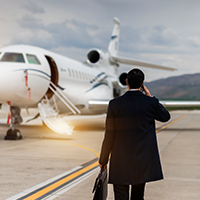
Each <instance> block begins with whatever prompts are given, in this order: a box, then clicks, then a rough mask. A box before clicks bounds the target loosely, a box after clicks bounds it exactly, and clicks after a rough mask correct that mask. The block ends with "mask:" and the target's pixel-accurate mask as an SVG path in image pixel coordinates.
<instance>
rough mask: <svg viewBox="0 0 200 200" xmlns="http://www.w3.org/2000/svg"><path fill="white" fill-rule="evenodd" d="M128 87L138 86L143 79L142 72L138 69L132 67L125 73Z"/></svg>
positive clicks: (134, 87)
mask: <svg viewBox="0 0 200 200" xmlns="http://www.w3.org/2000/svg"><path fill="white" fill-rule="evenodd" d="M127 79H128V85H129V87H130V89H136V88H140V87H141V86H142V83H143V81H144V73H143V72H142V71H141V70H140V69H137V68H135V69H132V70H131V71H129V72H128V75H127Z"/></svg>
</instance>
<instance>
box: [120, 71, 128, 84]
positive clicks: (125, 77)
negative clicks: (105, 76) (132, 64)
mask: <svg viewBox="0 0 200 200" xmlns="http://www.w3.org/2000/svg"><path fill="white" fill-rule="evenodd" d="M126 79H127V73H126V72H123V73H122V74H120V76H119V78H118V84H119V86H120V87H122V88H126V87H127V85H126Z"/></svg>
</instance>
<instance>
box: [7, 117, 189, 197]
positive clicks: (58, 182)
mask: <svg viewBox="0 0 200 200" xmlns="http://www.w3.org/2000/svg"><path fill="white" fill-rule="evenodd" d="M185 116H186V115H183V116H181V117H179V118H177V119H175V120H173V121H172V122H170V123H168V124H166V125H164V126H162V127H161V128H159V129H157V130H156V133H157V132H159V131H161V130H163V129H165V128H167V127H168V126H170V125H172V124H174V123H175V122H177V121H179V120H181V119H183V118H184V117H185ZM59 142H62V143H65V144H70V145H73V146H76V147H79V148H82V149H85V150H88V151H90V152H92V153H93V154H94V155H95V156H96V158H95V159H93V160H91V161H89V162H87V163H85V164H83V165H81V166H78V167H76V168H74V169H72V170H70V171H68V172H65V173H63V174H61V175H58V176H56V177H54V178H52V179H49V180H47V181H45V182H43V183H41V184H38V185H36V186H34V187H32V188H29V189H28V190H25V191H24V192H21V193H19V194H17V195H15V196H13V197H10V198H8V199H6V200H13V199H16V200H35V199H36V200H41V199H46V200H53V199H55V198H56V197H58V196H59V195H61V194H63V193H65V192H67V191H68V190H70V189H71V188H73V187H75V186H76V185H78V184H79V183H81V182H82V181H84V180H86V179H87V178H88V177H90V176H91V175H93V174H94V173H96V172H97V171H98V157H99V152H97V151H95V150H93V149H91V148H89V147H85V146H82V145H78V144H74V143H70V142H66V141H59Z"/></svg>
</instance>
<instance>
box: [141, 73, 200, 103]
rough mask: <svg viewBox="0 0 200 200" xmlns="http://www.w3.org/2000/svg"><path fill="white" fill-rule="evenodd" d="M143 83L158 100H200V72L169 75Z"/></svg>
mask: <svg viewBox="0 0 200 200" xmlns="http://www.w3.org/2000/svg"><path fill="white" fill-rule="evenodd" d="M145 85H146V86H147V88H148V89H149V90H150V92H151V94H152V95H153V96H156V97H157V98H159V99H160V100H200V73H196V74H186V75H181V76H175V77H169V78H166V79H160V80H156V81H152V82H147V83H145Z"/></svg>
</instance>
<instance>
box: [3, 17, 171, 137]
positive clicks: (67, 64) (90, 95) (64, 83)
mask: <svg viewBox="0 0 200 200" xmlns="http://www.w3.org/2000/svg"><path fill="white" fill-rule="evenodd" d="M119 30H120V21H119V20H118V19H117V18H114V29H113V32H112V37H111V41H110V43H109V46H108V53H104V52H102V51H101V50H99V49H93V50H91V51H89V53H88V54H87V60H86V61H85V62H84V63H81V62H77V61H75V60H72V59H70V58H67V57H64V56H61V55H58V54H56V53H52V52H50V51H47V50H45V49H41V48H38V47H33V46H28V45H15V46H8V47H5V48H1V49H0V67H1V73H0V81H1V84H0V103H1V108H2V110H3V109H4V110H5V108H8V109H9V112H10V114H9V116H8V123H10V124H11V125H10V129H9V130H8V131H7V134H6V136H5V139H14V140H15V139H21V138H22V136H21V133H20V131H19V130H18V129H16V127H17V126H18V125H19V124H20V123H21V122H22V118H21V115H20V110H21V109H22V108H26V109H29V108H38V110H39V114H40V116H41V119H42V120H43V122H44V123H45V124H46V125H47V126H48V127H49V128H50V129H52V130H53V131H55V132H58V133H62V134H68V133H70V132H71V127H70V126H68V125H67V124H66V121H64V120H63V117H62V116H63V115H65V116H66V115H67V116H69V117H70V116H72V115H79V116H83V115H87V116H88V115H97V114H102V113H105V112H106V108H107V105H108V102H109V100H110V99H111V98H114V97H116V96H119V95H121V89H122V88H125V87H126V83H125V79H126V75H127V74H126V73H122V74H121V75H119V74H118V67H119V63H123V64H129V65H136V66H143V67H151V68H156V69H164V70H175V69H174V68H170V67H164V66H160V65H154V64H149V63H144V62H139V61H135V60H131V59H126V58H122V57H118V42H119ZM9 121H11V122H9ZM61 122H62V123H61ZM63 124H65V125H63Z"/></svg>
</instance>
